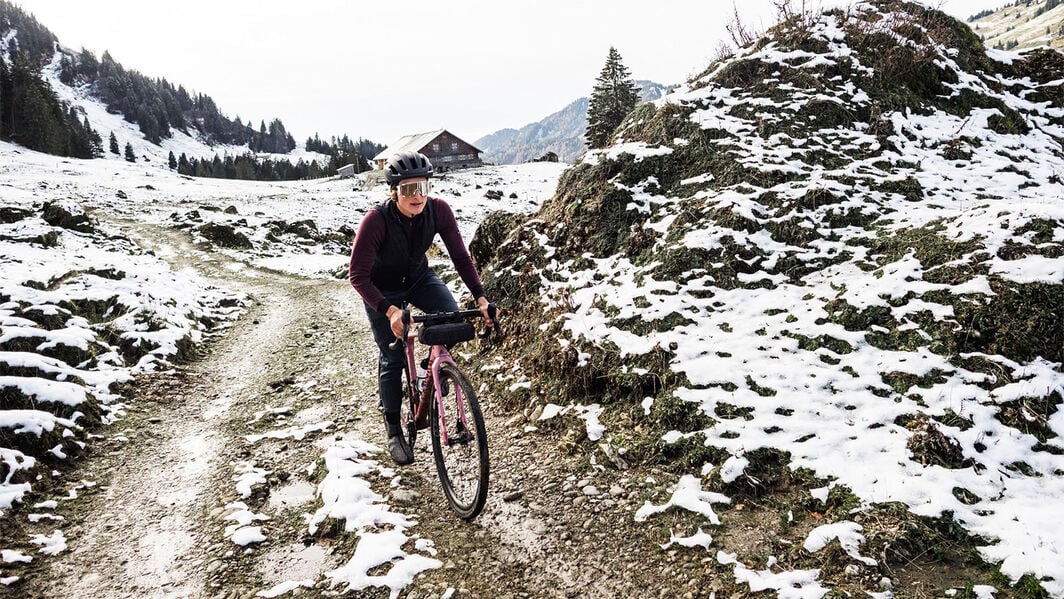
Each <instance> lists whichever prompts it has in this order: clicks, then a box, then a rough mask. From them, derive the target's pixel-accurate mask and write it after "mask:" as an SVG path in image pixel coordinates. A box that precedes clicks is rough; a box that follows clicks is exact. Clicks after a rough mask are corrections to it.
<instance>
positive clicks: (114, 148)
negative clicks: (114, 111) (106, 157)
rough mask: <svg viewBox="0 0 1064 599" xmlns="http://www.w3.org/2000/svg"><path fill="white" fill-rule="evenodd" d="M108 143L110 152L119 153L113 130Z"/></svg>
mask: <svg viewBox="0 0 1064 599" xmlns="http://www.w3.org/2000/svg"><path fill="white" fill-rule="evenodd" d="M108 144H109V146H110V150H111V153H112V154H118V153H119V150H118V138H117V137H115V132H114V131H112V132H111V139H110V141H109V142H108Z"/></svg>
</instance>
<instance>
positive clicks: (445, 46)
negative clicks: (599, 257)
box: [14, 0, 1008, 144]
mask: <svg viewBox="0 0 1064 599" xmlns="http://www.w3.org/2000/svg"><path fill="white" fill-rule="evenodd" d="M14 3H15V4H17V5H19V6H21V7H22V8H23V9H24V10H26V11H27V12H30V13H32V14H34V15H35V16H36V17H37V19H38V20H39V21H40V22H41V23H42V24H43V25H44V26H46V27H48V28H49V29H50V30H52V32H54V33H55V34H56V35H57V36H58V37H59V41H60V43H61V44H63V45H64V46H67V47H70V48H73V49H75V50H79V49H81V48H82V47H85V48H88V49H89V50H92V51H93V52H95V53H96V55H97V56H99V55H100V54H102V53H103V51H104V50H107V51H109V52H110V53H111V56H113V57H114V59H115V60H117V61H118V62H120V63H122V65H123V66H125V67H126V68H128V69H134V70H137V71H140V72H141V73H143V74H145V75H148V76H150V77H166V78H167V79H168V80H169V81H170V82H171V83H174V84H180V85H184V86H185V87H186V88H187V89H189V90H190V91H195V92H200V93H204V94H207V95H209V96H211V97H212V98H214V100H215V102H216V103H217V104H218V106H219V108H221V110H222V111H223V112H225V113H226V114H227V115H228V116H229V117H237V116H239V117H240V118H242V119H243V120H244V121H245V122H247V121H248V120H249V119H250V120H251V121H252V122H253V123H254V125H255V126H256V127H257V126H258V123H259V122H260V121H263V120H265V121H269V120H270V119H272V118H275V117H276V118H280V119H281V120H282V121H283V122H284V123H285V126H286V127H287V128H288V130H289V132H290V133H292V134H293V136H295V138H296V139H297V141H299V142H300V143H302V141H303V140H305V139H306V138H307V137H310V136H312V135H314V134H315V133H318V134H320V135H321V136H322V137H323V138H328V137H331V136H334V135H342V134H348V135H350V136H352V137H353V138H357V137H365V138H368V139H371V140H373V141H376V142H378V143H382V144H388V143H390V142H391V141H394V140H395V138H397V137H399V136H401V135H405V134H409V133H418V132H423V131H430V130H433V129H439V128H446V129H448V130H450V131H451V132H452V133H454V134H456V135H458V136H459V137H462V138H464V139H466V140H467V141H470V142H472V141H475V140H476V139H478V138H480V137H481V136H483V135H486V134H488V133H493V132H495V131H497V130H499V129H502V128H506V127H513V128H520V127H522V126H524V125H526V124H528V123H531V122H534V121H538V120H540V119H542V118H543V117H545V116H547V115H548V114H550V113H552V112H555V111H557V110H560V109H562V108H564V107H565V106H566V105H567V104H569V103H570V102H572V101H573V100H575V99H577V98H579V97H581V96H587V95H590V93H591V87H592V85H593V84H594V80H595V77H597V76H598V74H599V71H600V70H601V69H602V66H603V64H604V63H605V60H606V55H607V53H608V51H609V48H610V46H611V45H612V46H614V47H616V48H617V50H618V51H619V52H620V54H621V57H622V60H623V62H624V64H625V66H627V67H628V69H629V70H630V71H631V73H632V77H633V78H634V79H649V80H652V81H655V82H657V83H662V84H675V83H679V82H682V81H683V80H684V79H686V78H687V77H688V76H689V75H692V74H695V73H697V72H699V71H701V70H702V68H703V67H705V66H706V65H707V64H708V63H709V62H711V60H712V57H713V56H714V55H715V53H716V50H717V48H718V47H719V46H720V44H721V43H722V42H723V41H724V40H726V39H728V34H727V33H726V31H725V28H724V26H725V24H726V23H727V22H728V21H729V20H730V19H731V16H732V15H733V11H734V10H735V8H733V7H736V6H737V7H738V8H737V10H738V12H739V14H740V15H741V17H742V20H743V22H744V23H746V24H747V26H748V27H749V28H751V29H756V30H763V29H765V28H766V27H768V26H770V25H772V24H773V23H774V22H775V18H774V17H775V14H776V12H775V9H774V8H773V0H740V1H738V2H735V3H734V4H733V2H731V1H717V0H611V1H606V2H602V1H591V0H535V1H534V2H528V1H509V2H506V1H501V0H447V1H440V0H436V1H434V2H427V1H423V0H406V1H405V2H389V1H386V2H354V1H349V0H303V1H302V2H294V1H292V0H183V1H181V2H168V3H159V2H150V1H145V0H92V1H91V2H89V1H86V0H14ZM801 3H802V0H794V4H795V5H800V4H801ZM1007 3H1008V2H1007V0H944V1H941V2H938V1H935V2H934V4H933V5H934V6H940V7H941V8H942V9H943V10H945V11H946V12H948V13H950V14H952V15H954V16H957V17H959V18H962V19H964V18H967V17H968V16H970V15H971V14H973V13H975V12H978V11H980V10H983V9H985V8H997V7H999V6H1002V5H1004V4H1007ZM808 4H809V5H814V4H817V5H819V6H834V5H841V4H848V3H845V2H837V1H832V0H823V1H822V2H818V0H809V2H808Z"/></svg>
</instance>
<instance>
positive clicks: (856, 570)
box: [844, 564, 861, 576]
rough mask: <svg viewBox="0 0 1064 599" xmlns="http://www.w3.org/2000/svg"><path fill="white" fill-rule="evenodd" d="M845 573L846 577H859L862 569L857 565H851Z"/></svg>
mask: <svg viewBox="0 0 1064 599" xmlns="http://www.w3.org/2000/svg"><path fill="white" fill-rule="evenodd" d="M844 572H845V573H846V576H857V575H858V574H860V573H861V568H859V567H857V565H855V564H850V565H848V566H846V569H845V570H844Z"/></svg>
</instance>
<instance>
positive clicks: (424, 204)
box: [348, 152, 491, 466]
mask: <svg viewBox="0 0 1064 599" xmlns="http://www.w3.org/2000/svg"><path fill="white" fill-rule="evenodd" d="M432 175H433V167H432V163H431V162H430V161H429V159H428V158H427V157H426V156H425V155H424V154H421V153H420V152H400V153H398V154H396V155H394V156H392V157H391V158H389V159H388V163H387V164H386V165H385V167H384V177H385V179H386V180H387V182H388V185H389V189H390V190H389V195H388V200H387V201H386V202H384V203H383V204H381V205H379V206H377V207H376V208H374V209H372V210H369V211H368V212H367V213H366V214H365V216H364V217H363V218H362V223H361V224H360V225H359V227H358V232H357V233H356V234H355V241H354V243H353V245H352V248H351V264H350V267H349V270H348V276H349V277H350V280H351V285H352V286H353V287H354V288H355V290H356V291H358V293H359V295H361V296H362V300H363V302H364V304H365V309H366V316H367V317H368V318H369V324H370V328H371V329H372V330H373V339H374V341H376V342H377V347H378V348H380V360H379V363H378V368H377V384H378V388H379V391H380V408H381V410H382V411H383V412H384V422H385V428H386V430H387V434H388V453H389V454H390V455H391V458H392V460H393V461H394V462H395V463H396V464H397V465H400V466H403V465H406V464H410V463H411V462H413V461H414V454H413V451H412V450H411V448H410V446H409V445H408V443H407V442H406V438H405V436H404V435H403V434H402V427H401V425H400V423H399V408H400V405H401V403H402V399H403V391H402V385H403V382H402V381H403V377H402V371H403V362H404V360H405V358H404V354H403V350H402V349H394V350H393V349H389V347H388V345H389V344H391V343H392V342H393V341H395V339H396V338H399V337H401V336H402V334H403V322H402V314H403V310H402V309H401V308H400V307H399V306H400V305H401V304H403V303H407V304H410V305H413V306H416V307H417V308H418V309H420V310H422V311H424V312H426V313H427V312H450V311H455V310H457V309H458V304H457V302H456V301H455V299H454V296H452V295H451V292H450V290H449V289H447V286H446V285H445V284H444V283H443V281H441V280H440V277H439V276H437V275H436V273H435V271H433V270H432V269H431V268H429V263H428V258H427V257H426V256H425V252H426V251H427V250H428V248H429V246H430V245H432V240H433V239H434V238H435V236H436V234H437V233H439V235H440V238H441V239H443V244H444V246H446V248H447V252H448V253H449V254H450V256H451V261H452V262H453V263H454V267H455V269H456V270H457V271H458V274H459V276H460V277H461V278H462V281H463V282H464V283H465V285H466V287H467V288H469V291H470V293H472V295H473V297H474V298H476V302H477V307H478V308H479V309H480V311H481V312H482V313H483V314H484V320H485V321H486V322H487V326H491V320H490V319H489V318H488V300H487V298H486V297H484V286H483V285H482V284H481V281H480V275H479V274H478V273H477V269H476V266H474V265H473V259H472V258H470V256H469V252H468V251H467V250H466V246H465V242H464V241H463V240H462V235H461V233H460V232H459V231H458V223H457V221H455V218H454V212H452V211H451V207H450V206H449V205H448V204H447V203H446V202H444V201H443V200H441V199H439V198H433V197H429V195H428V193H429V190H430V188H431V187H430V185H429V178H430V177H432Z"/></svg>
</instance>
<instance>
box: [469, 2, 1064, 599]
mask: <svg viewBox="0 0 1064 599" xmlns="http://www.w3.org/2000/svg"><path fill="white" fill-rule="evenodd" d="M807 17H808V18H807V19H795V20H793V21H791V22H789V23H787V24H784V25H782V26H780V27H778V28H775V29H773V30H770V32H769V34H768V36H767V37H766V38H765V39H763V40H760V41H759V42H758V43H756V44H755V45H753V46H751V47H748V48H745V49H743V50H742V51H741V52H740V53H739V54H738V55H737V56H735V57H733V58H732V59H730V60H727V61H724V62H722V63H720V64H717V65H715V66H713V67H711V68H710V70H708V71H707V72H705V73H703V74H702V75H701V76H699V77H698V78H696V79H695V80H694V81H692V82H691V83H690V84H689V85H687V86H685V87H683V88H681V89H679V90H677V91H676V92H674V93H672V94H670V95H668V96H667V97H665V98H664V99H662V100H660V101H658V102H656V103H654V104H653V105H644V106H643V107H642V108H640V109H637V110H636V111H635V112H634V113H633V114H632V115H630V116H629V118H628V120H627V121H626V124H625V125H622V128H621V131H620V133H619V137H618V139H616V140H615V143H614V144H613V146H612V147H610V148H607V149H605V150H602V151H598V152H594V153H590V154H589V155H587V156H586V157H585V158H584V160H583V163H582V164H579V165H577V166H576V167H574V168H573V169H571V170H570V171H568V172H566V173H565V174H564V175H563V177H562V179H561V181H560V183H559V188H558V193H557V194H556V196H555V197H554V198H552V199H551V200H550V201H548V202H547V203H545V204H544V206H543V209H542V210H541V212H540V213H539V214H538V215H536V217H534V218H532V219H530V220H529V219H524V220H522V219H514V218H513V217H511V216H492V217H489V218H488V219H487V220H486V221H485V223H484V225H483V226H482V227H481V230H480V232H479V233H478V235H479V238H478V239H477V240H476V241H475V242H474V244H473V245H472V248H471V249H473V251H474V252H475V254H476V255H478V256H480V257H481V259H485V260H486V259H491V260H492V261H491V263H490V266H489V267H488V268H486V269H485V270H486V272H487V278H488V279H489V280H490V283H489V285H488V289H489V293H491V294H492V295H495V296H500V297H506V298H508V300H509V302H508V307H509V308H510V309H511V310H514V311H517V312H518V313H519V314H520V316H521V318H518V319H516V320H522V319H523V318H527V323H528V324H527V325H526V326H525V327H523V328H522V330H521V331H520V333H519V334H518V335H517V340H516V341H515V342H514V347H513V349H512V355H511V358H512V360H513V363H512V364H505V365H504V370H506V371H508V372H511V373H513V374H512V375H510V377H509V382H510V383H512V386H511V387H510V393H511V401H512V402H513V405H515V406H522V407H525V406H528V408H527V411H526V414H530V415H531V417H532V418H533V423H532V424H534V425H537V426H540V427H542V426H546V424H541V423H539V420H538V419H542V418H544V416H541V414H542V415H548V414H549V415H551V416H555V415H557V414H558V413H560V412H561V413H568V414H572V415H576V416H579V419H576V420H575V422H574V424H573V426H576V427H578V428H579V427H582V426H583V425H584V423H582V422H580V420H585V421H586V424H587V428H588V435H587V438H589V439H590V440H591V441H598V442H599V444H600V446H604V447H603V448H602V451H603V453H605V455H606V456H610V455H615V454H616V452H617V447H618V446H620V447H621V449H622V450H627V451H628V454H627V455H628V459H629V460H631V459H635V460H649V461H653V460H664V461H663V462H662V463H663V465H662V467H664V468H673V469H674V470H673V472H674V473H676V474H677V475H683V476H684V477H693V478H691V479H688V478H684V479H683V480H685V481H687V482H686V483H683V484H681V485H680V487H682V489H681V488H678V489H677V491H676V493H677V495H676V496H674V497H673V499H672V500H670V501H669V502H666V504H664V505H662V506H654V505H652V503H651V502H648V504H647V510H645V511H641V514H637V519H640V520H648V519H649V522H650V525H652V523H653V518H654V514H656V513H658V512H659V511H662V510H664V509H666V508H668V507H669V505H670V504H674V503H675V504H677V505H683V506H685V507H688V509H696V508H695V507H691V506H701V505H702V503H703V502H705V508H707V509H708V508H709V502H713V503H727V502H728V497H729V496H730V497H733V498H734V500H733V501H732V503H738V502H741V501H742V498H743V497H745V496H748V495H749V494H750V493H754V494H755V495H757V496H760V495H759V494H760V493H765V492H771V491H772V490H773V487H772V485H771V481H786V480H789V479H792V478H795V477H796V476H797V477H799V478H801V477H802V476H805V475H802V474H801V473H803V472H805V473H812V474H813V475H815V479H816V480H818V481H820V483H818V484H824V485H827V486H824V487H823V488H814V489H809V490H807V491H806V493H807V494H806V495H805V497H808V498H810V499H813V498H818V497H819V498H821V499H824V501H825V504H824V509H827V508H828V507H829V505H830V504H828V503H827V500H826V498H827V497H828V489H829V488H830V489H837V490H838V491H839V492H843V493H844V495H845V494H852V495H850V496H851V497H853V502H854V503H850V504H846V505H848V506H849V508H856V509H853V511H852V512H847V511H846V510H840V511H839V512H837V514H836V516H835V517H836V518H840V519H842V520H843V521H845V522H848V524H845V526H849V527H851V529H852V530H856V531H860V530H862V527H866V528H867V529H868V530H867V532H870V533H871V532H873V531H874V533H875V534H874V535H873V534H870V535H869V537H868V538H865V537H864V536H861V538H860V539H859V540H852V547H853V550H854V551H853V553H851V555H854V554H856V552H857V548H858V546H859V545H860V544H861V543H865V542H866V541H867V542H868V544H869V545H870V546H867V547H865V546H861V547H860V553H861V554H862V555H865V556H876V557H875V558H868V559H859V560H856V558H855V560H856V561H852V562H849V563H850V564H851V565H852V566H853V567H854V568H856V570H855V572H860V573H861V580H866V581H868V582H867V583H862V582H860V581H857V580H855V579H852V578H851V579H845V580H844V579H842V578H840V577H838V575H839V573H838V571H837V570H830V569H829V570H827V571H825V576H827V578H826V579H825V580H826V581H827V582H828V583H830V584H834V585H839V588H846V589H849V590H851V591H854V592H859V591H862V590H864V591H869V592H871V591H881V590H882V589H878V588H877V587H876V584H875V581H877V580H879V579H880V577H881V576H883V575H885V574H887V573H889V572H891V571H892V569H893V568H895V567H900V566H901V565H902V564H905V563H911V562H910V561H909V558H910V557H912V556H905V555H896V554H894V553H892V550H891V547H896V546H898V545H899V544H902V541H903V539H902V538H901V537H904V534H903V533H899V532H898V530H893V531H890V530H880V528H879V525H880V524H881V523H882V522H883V521H884V519H885V517H886V515H887V514H888V513H889V510H888V507H887V506H890V505H896V504H902V505H905V506H907V508H908V510H909V511H910V513H911V514H913V515H914V516H916V517H930V518H936V519H939V518H944V519H945V520H947V521H949V522H951V523H955V525H959V526H960V527H961V528H962V529H963V530H965V531H967V534H969V535H971V539H970V541H969V542H970V543H972V544H973V545H974V546H976V547H978V551H979V554H980V555H981V556H982V558H983V559H985V560H986V561H987V562H988V563H989V564H992V568H996V569H998V570H999V571H1000V572H1001V573H1002V574H1004V576H1005V578H1006V579H1007V580H1009V581H1011V583H1013V584H1017V583H1020V582H1021V581H1027V580H1028V579H1029V580H1030V581H1032V582H1033V584H1036V585H1037V584H1040V585H1041V586H1042V587H1043V588H1044V589H1045V590H1046V591H1047V592H1048V593H1049V594H1050V595H1051V596H1058V597H1059V596H1064V566H1062V565H1061V564H1064V527H1062V525H1061V522H1060V520H1059V518H1057V517H1056V515H1055V513H1054V512H1053V511H1052V510H1044V509H1041V507H1040V506H1045V505H1055V504H1057V503H1059V502H1060V500H1061V498H1062V497H1064V477H1062V476H1064V457H1062V455H1064V444H1062V443H1061V441H1060V435H1062V434H1064V411H1061V410H1060V407H1061V406H1060V404H1061V403H1062V402H1064V367H1062V362H1064V353H1062V352H1064V313H1062V312H1064V205H1062V204H1061V203H1060V201H1059V199H1060V197H1061V193H1062V192H1064V184H1062V180H1061V175H1062V173H1064V147H1062V142H1064V103H1062V102H1061V97H1062V96H1061V93H1060V92H1061V89H1062V81H1064V58H1062V57H1061V55H1060V54H1059V53H1056V52H1053V51H1041V52H1032V53H1028V54H1024V55H1018V54H1009V53H1002V52H989V53H988V52H985V51H984V48H983V47H982V46H981V44H979V42H978V39H977V38H975V37H974V35H973V34H972V32H971V31H970V30H969V29H968V28H967V27H965V26H964V25H963V24H962V23H960V22H958V21H955V20H954V19H952V18H950V17H948V16H946V15H944V14H943V13H940V12H937V11H933V10H927V9H925V8H923V7H921V6H918V5H915V4H912V3H904V4H903V3H894V2H872V3H860V4H858V5H856V6H854V7H853V8H852V9H849V10H836V11H832V12H830V13H827V14H825V15H823V16H822V17H817V16H815V15H808V16H807ZM544 356H551V357H550V358H549V359H548V358H545V357H544ZM560 400H567V401H568V402H571V404H570V405H567V406H565V407H562V408H559V407H557V406H552V405H550V402H558V401H560ZM544 404H547V405H544ZM537 406H538V407H537ZM592 421H593V422H594V424H595V427H594V428H595V431H596V432H595V434H593V435H592V434H591V431H592V426H591V424H592ZM653 431H657V433H656V434H657V435H659V436H655V433H654V432H653ZM606 447H612V448H613V449H609V450H608V449H606ZM596 456H597V454H596ZM598 457H601V456H598ZM593 459H594V458H593ZM773 464H780V465H784V466H786V467H785V468H784V470H785V472H780V471H779V470H778V469H774V467H773ZM857 465H859V467H855V466H857ZM681 482H682V481H681ZM703 488H705V489H707V491H702V489H703ZM683 489H686V491H684V490H683ZM752 489H753V490H752ZM843 490H845V491H843ZM835 492H836V491H832V493H835ZM721 494H723V495H721ZM810 495H811V497H810ZM710 496H713V497H717V499H708V497H710ZM833 496H834V495H833ZM697 497H704V498H705V499H695V498H697ZM663 499H664V498H663ZM653 503H659V502H657V501H654V502H653ZM844 503H845V502H844ZM840 507H841V506H840ZM849 508H848V509H849ZM722 509H726V508H722ZM700 511H701V510H700ZM703 513H704V512H703ZM784 513H785V514H790V516H789V519H788V520H787V524H786V526H784V527H781V529H779V530H776V529H771V528H770V530H769V531H768V532H766V533H765V534H767V535H769V536H773V535H786V536H787V537H788V538H789V539H791V541H788V542H789V543H795V544H797V545H801V544H802V542H801V536H800V535H801V534H804V533H809V534H810V535H812V534H813V532H814V531H813V529H814V526H815V525H816V524H817V523H818V522H816V521H815V519H813V518H812V517H810V516H808V515H807V516H805V517H804V518H803V517H802V516H801V515H800V514H799V513H796V512H793V513H792V512H788V511H784ZM796 518H797V520H795V519H796ZM670 522H672V521H670ZM714 524H716V522H714V519H713V518H710V519H709V520H708V521H707V520H706V519H705V518H694V517H693V518H692V523H691V524H690V525H689V526H690V529H689V531H688V532H689V533H694V532H695V528H696V527H705V528H706V530H707V531H709V532H711V533H713V531H714V530H715V529H714V528H713V526H714ZM796 532H797V533H798V534H799V536H798V537H797V539H796V540H795V537H794V536H792V535H794V534H795V533H796ZM677 534H678V535H679V534H681V533H679V532H678V533H677ZM713 534H714V536H716V533H713ZM899 534H901V536H898V535H899ZM873 537H874V538H875V540H874V541H873V540H872V539H873ZM812 538H813V537H812V536H810V537H809V538H808V539H807V543H806V546H807V547H813V549H807V551H806V552H797V553H794V554H792V553H786V554H780V553H777V554H773V555H771V556H766V555H764V554H763V553H760V552H757V551H754V552H750V553H745V552H744V550H743V549H741V548H740V547H730V546H729V545H728V544H727V542H726V541H725V542H722V543H721V544H720V545H716V546H717V547H718V551H719V553H718V554H717V563H718V565H719V567H720V568H721V571H722V572H725V573H729V574H731V575H733V576H734V577H735V578H736V579H737V580H748V581H750V583H749V584H750V587H749V588H750V589H751V590H755V586H756V585H755V581H756V584H757V585H760V584H770V582H769V581H775V582H771V584H779V585H783V586H778V587H775V588H777V589H780V590H782V589H785V588H789V587H788V586H787V583H786V579H787V577H785V576H783V574H778V575H777V572H778V569H779V568H780V566H781V565H782V564H783V563H787V564H788V565H787V566H784V567H783V573H788V572H789V576H792V578H791V579H792V580H793V579H802V580H805V581H806V582H807V584H808V589H807V590H808V591H809V593H810V595H809V596H820V594H821V593H820V592H819V591H816V590H815V589H820V590H824V589H823V588H822V587H820V586H819V585H820V582H818V580H819V579H818V574H817V573H818V572H819V570H813V569H812V566H813V565H814V564H817V563H818V562H817V561H816V560H815V559H811V554H813V553H815V552H816V551H817V550H816V549H815V548H816V547H822V546H823V545H822V544H818V543H812V542H809V541H811V539H812ZM840 542H842V540H841V538H840ZM709 543H710V542H709V541H707V542H706V544H705V546H706V547H707V548H709V547H710V545H709ZM843 545H844V546H846V542H844V543H843ZM884 556H886V557H884ZM766 557H767V561H766ZM958 574H959V572H958ZM991 578H992V577H991ZM991 578H988V579H987V580H988V581H989V580H991ZM846 585H850V586H846ZM759 588H770V587H764V586H761V587H759ZM791 592H794V590H793V589H791Z"/></svg>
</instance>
